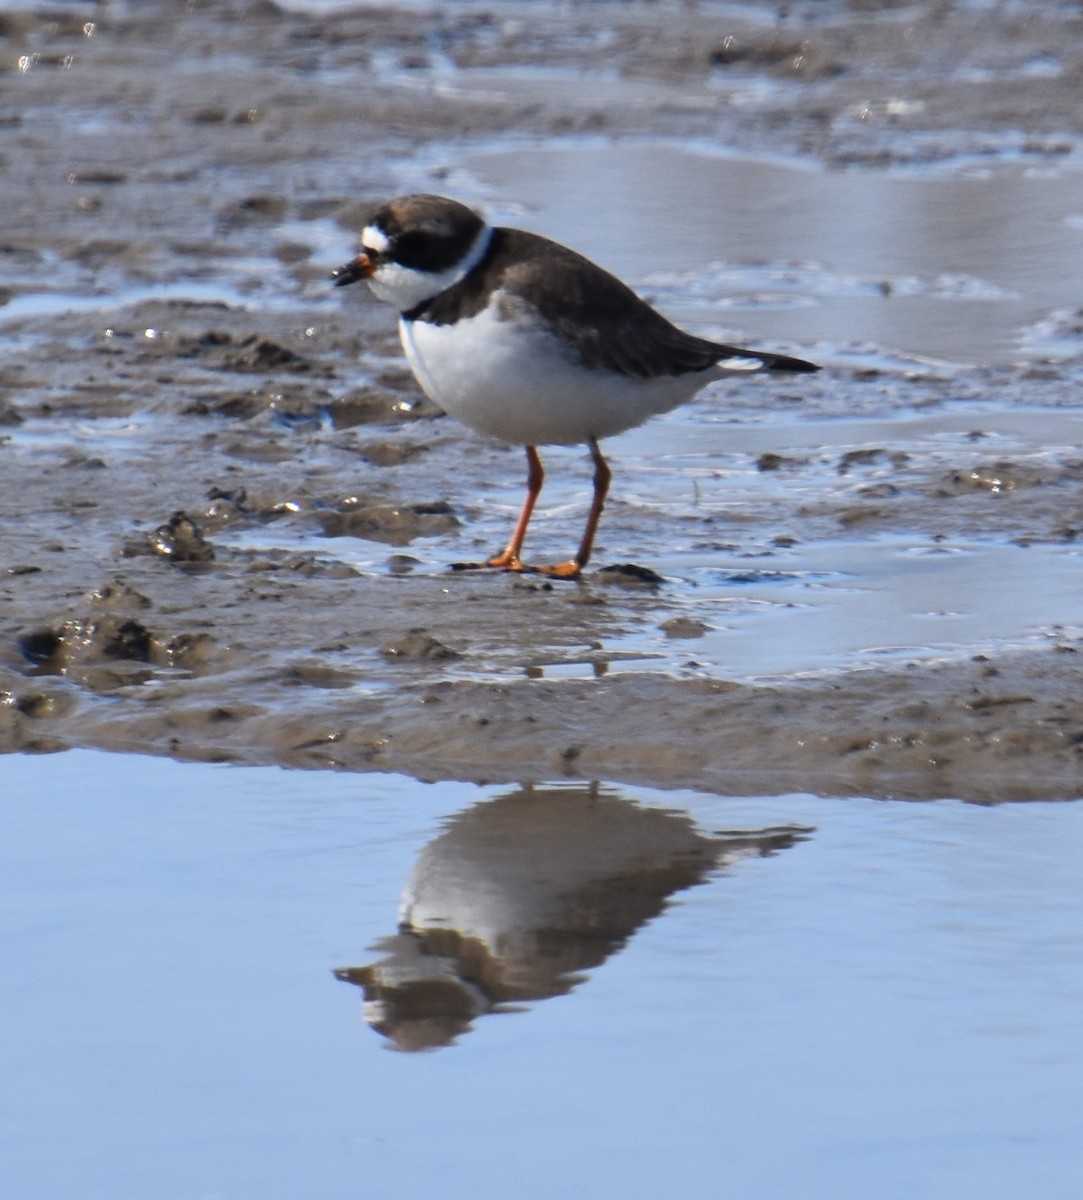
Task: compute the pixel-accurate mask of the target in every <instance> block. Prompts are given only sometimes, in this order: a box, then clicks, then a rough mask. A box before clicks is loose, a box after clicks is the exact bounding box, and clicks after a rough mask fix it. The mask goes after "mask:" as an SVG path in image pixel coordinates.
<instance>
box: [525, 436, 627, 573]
mask: <svg viewBox="0 0 1083 1200" xmlns="http://www.w3.org/2000/svg"><path fill="white" fill-rule="evenodd" d="M587 444H588V445H589V446H590V456H591V458H592V459H594V499H593V500H592V501H591V505H590V515H589V516H588V517H587V527H586V529H584V530H583V538H582V541H580V543H579V549H578V550H577V551H576V552H575V558H573V559H572V560H571V561H570V562H562V563H556V564H555V565H554V566H551V567H525V568H524V567H520V568H519V569H520V570H527V571H532V572H535V573H536V574H539V575H552V576H554V577H555V578H557V579H578V578H579V576H580V574H581V573H582V571H583V568H584V567H585V566H586V565H587V563H588V562H590V555H591V551H592V550H593V549H594V535H595V534H596V533H597V532H598V522H599V521H600V520H601V517H602V509H603V508H604V507H605V498H606V496H607V495H608V494H609V482H610V480H611V479H612V478H613V473H612V471H610V469H609V464H608V463H607V462H606V461H605V459H604V458H603V457H602V452H601V450H599V449H598V443H597V442H596V441H595V440H594V438H591V439H590V441H589V442H588V443H587Z"/></svg>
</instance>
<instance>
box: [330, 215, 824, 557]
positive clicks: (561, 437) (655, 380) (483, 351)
mask: <svg viewBox="0 0 1083 1200" xmlns="http://www.w3.org/2000/svg"><path fill="white" fill-rule="evenodd" d="M360 279H364V280H366V281H367V282H368V284H369V287H371V289H372V290H373V292H374V293H375V294H376V296H377V297H379V299H381V300H384V301H386V302H387V303H388V304H391V305H393V306H394V308H395V309H396V310H397V311H398V313H399V333H400V336H401V338H402V345H403V349H404V350H405V352H406V357H407V360H408V361H409V363H410V366H411V368H412V369H413V372H414V375H415V376H416V377H417V381H418V383H419V384H420V385H421V388H422V390H423V391H424V392H425V394H426V395H427V396H428V397H429V398H430V399H431V400H433V401H434V402H435V403H436V404H437V405H439V407H440V408H441V409H443V410H444V412H446V413H448V415H450V416H452V417H455V418H456V419H457V420H459V421H461V422H462V423H463V424H464V425H468V426H469V427H470V428H471V429H475V430H477V431H478V432H480V433H485V434H489V435H491V436H492V437H495V438H499V439H501V440H503V441H506V442H517V443H519V444H521V445H523V446H525V447H526V456H527V494H526V500H525V502H524V504H523V509H522V512H521V513H520V516H519V520H518V521H517V522H516V525H515V529H514V532H513V533H512V536H511V540H510V541H509V542H508V544H507V546H506V547H505V548H504V550H502V551H501V552H500V553H499V554H496V555H494V556H493V557H492V558H490V559H487V560H486V561H484V562H479V563H459V564H456V566H457V567H458V568H459V569H475V568H477V569H480V568H486V567H489V568H499V569H503V570H506V571H534V572H539V573H541V574H545V575H550V576H556V577H560V578H565V579H576V578H578V577H579V575H580V573H581V572H582V570H583V568H584V567H585V566H586V565H587V563H588V562H589V560H590V555H591V550H592V547H593V545H594V535H595V532H596V531H597V528H598V520H599V518H600V517H601V514H602V507H603V505H604V504H605V498H606V495H607V492H608V490H609V482H610V470H609V466H608V465H607V463H606V461H605V459H604V458H603V457H602V453H601V450H600V449H599V448H598V443H599V441H600V440H601V439H602V438H607V437H612V436H613V435H614V434H618V433H623V432H624V431H625V430H627V429H632V428H634V427H635V426H636V425H640V424H642V423H643V422H644V421H646V420H647V418H648V417H653V416H655V415H656V414H658V413H664V412H669V411H670V409H673V408H676V407H677V405H679V404H683V403H684V402H685V401H686V400H689V399H690V398H691V397H692V396H694V395H695V394H696V392H698V391H699V390H700V389H701V388H702V387H704V386H705V385H706V384H708V383H710V382H712V381H713V380H716V379H720V378H721V377H722V376H724V375H727V374H732V373H735V372H736V373H739V372H745V373H747V372H749V371H761V370H767V371H779V372H807V371H816V370H818V369H819V368H818V367H817V366H816V365H815V364H813V363H810V362H805V361H804V359H800V358H791V357H789V356H787V355H785V354H772V353H769V352H764V351H760V350H743V349H738V348H737V347H735V346H725V345H721V344H719V343H717V342H711V341H707V340H706V339H704V338H700V337H695V336H694V335H693V334H690V333H685V332H684V331H683V330H682V329H678V328H677V327H676V326H675V325H673V324H671V323H670V321H668V320H667V319H666V318H665V317H663V316H662V315H661V313H659V312H657V311H656V310H655V309H653V308H652V307H651V306H650V305H649V304H648V303H647V302H646V301H645V300H643V299H641V298H640V297H639V296H637V295H636V293H635V292H633V291H632V290H631V288H629V287H627V286H626V285H625V284H624V283H622V282H621V281H620V280H619V279H617V278H616V277H615V276H613V275H611V274H609V272H608V271H605V270H603V269H602V268H601V267H599V266H597V265H596V264H595V263H593V262H591V261H590V260H589V259H587V258H584V257H583V255H581V254H578V253H576V251H574V250H570V249H568V247H566V246H562V245H561V244H560V243H559V242H554V241H550V240H549V239H548V238H544V237H540V236H539V235H538V234H535V233H529V232H527V231H526V230H522V229H511V228H505V227H503V226H490V225H488V224H487V223H486V222H485V221H484V220H483V219H482V217H481V216H479V215H478V214H477V213H476V212H474V210H473V209H471V208H468V207H467V206H466V205H465V204H460V203H459V202H458V201H456V200H451V199H448V198H446V197H444V196H432V195H424V194H419V195H411V196H402V197H399V198H398V199H396V200H392V201H390V202H389V203H388V204H386V205H384V207H383V208H381V209H380V210H379V211H378V212H377V213H376V214H375V215H374V216H373V217H372V218H371V219H370V220H369V221H368V223H367V224H366V225H365V227H364V229H363V230H362V233H361V250H360V253H359V254H358V255H357V256H356V257H355V258H353V259H351V260H350V262H348V263H347V264H346V265H345V266H343V267H340V268H339V269H338V270H337V271H335V273H334V280H335V283H336V285H338V286H342V285H343V284H349V283H354V282H356V281H357V280H360ZM581 444H585V445H586V446H588V447H589V449H590V454H591V458H592V459H593V460H594V499H593V502H592V504H591V507H590V514H589V516H588V518H587V524H586V529H585V530H584V533H583V537H582V540H581V542H580V544H579V549H578V550H577V551H576V554H575V557H574V558H571V559H569V560H568V561H566V562H561V563H557V564H555V565H552V566H527V565H524V563H523V561H522V559H521V558H520V553H521V551H522V546H523V538H524V537H525V535H526V529H527V525H528V523H529V521H530V517H531V514H532V512H533V511H534V504H535V502H536V501H537V498H538V493H539V492H540V491H541V488H542V483H543V481H544V478H545V475H544V472H543V470H542V464H541V459H540V457H539V456H538V449H537V448H538V447H539V446H547V445H558V446H575V445H581Z"/></svg>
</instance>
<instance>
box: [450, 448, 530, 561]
mask: <svg viewBox="0 0 1083 1200" xmlns="http://www.w3.org/2000/svg"><path fill="white" fill-rule="evenodd" d="M526 462H527V474H526V499H525V500H524V501H523V510H522V512H521V513H520V514H519V520H518V521H516V523H515V532H514V533H513V534H512V535H511V541H510V542H508V544H507V545H506V546H505V547H504V549H503V550H502V551H501V552H500V553H499V554H494V555H493V557H492V558H488V559H486V560H485V562H480V563H455V564H454V565H453V567H452V569H453V570H455V571H478V570H482V569H484V568H485V567H497V568H501V569H503V570H505V571H521V570H522V569H523V564H522V563H521V562H520V561H519V553H520V551H521V550H522V548H523V538H525V537H526V527H527V526H528V525H529V524H530V518H531V516H532V515H533V512H534V505H535V504H536V503H537V500H538V495H539V493H540V492H541V490H542V484H543V483H544V482H545V472H544V471H543V470H542V464H541V459H540V458H539V457H538V452H537V450H535V448H534V447H533V446H527V448H526Z"/></svg>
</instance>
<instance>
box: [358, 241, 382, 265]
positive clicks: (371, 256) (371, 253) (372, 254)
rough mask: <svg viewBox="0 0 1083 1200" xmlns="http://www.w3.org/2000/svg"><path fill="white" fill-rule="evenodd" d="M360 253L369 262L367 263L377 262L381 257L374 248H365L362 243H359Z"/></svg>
mask: <svg viewBox="0 0 1083 1200" xmlns="http://www.w3.org/2000/svg"><path fill="white" fill-rule="evenodd" d="M361 252H362V253H363V254H364V256H365V257H366V258H367V259H368V260H369V262H374V263H376V262H379V261H380V259H381V258H382V257H383V255H382V254H381V252H380V251H379V250H377V249H376V247H375V246H366V245H365V244H364V242H362V243H361Z"/></svg>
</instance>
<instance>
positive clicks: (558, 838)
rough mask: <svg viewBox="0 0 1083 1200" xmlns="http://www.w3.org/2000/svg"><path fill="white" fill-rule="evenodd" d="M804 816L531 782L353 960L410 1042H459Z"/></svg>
mask: <svg viewBox="0 0 1083 1200" xmlns="http://www.w3.org/2000/svg"><path fill="white" fill-rule="evenodd" d="M810 832H811V830H809V829H807V828H802V827H797V826H783V827H774V828H770V829H760V830H754V831H750V832H741V833H716V834H706V833H703V832H700V831H699V830H697V828H696V827H695V825H694V823H693V821H692V819H691V818H690V817H689V816H688V815H687V814H686V813H683V812H676V811H672V810H668V809H659V808H646V807H643V806H642V805H639V804H636V803H634V802H632V801H631V800H627V799H625V798H623V797H621V796H619V795H616V794H613V793H612V792H600V791H599V790H598V789H597V788H595V787H589V788H588V787H571V786H568V787H557V788H532V787H526V788H522V789H520V790H517V791H514V792H510V793H508V794H507V795H503V796H497V797H496V798H495V799H492V800H487V801H484V802H482V803H480V804H475V805H473V806H472V807H470V808H468V809H466V810H465V811H464V812H461V813H459V814H457V815H456V816H455V817H453V818H452V819H451V820H450V821H449V822H448V824H447V828H446V830H445V832H443V833H442V834H441V835H440V836H439V837H437V838H436V839H435V840H434V841H432V842H430V843H429V844H428V845H427V846H426V847H425V848H424V850H422V852H421V854H420V856H419V858H418V861H417V865H416V866H415V867H414V870H413V872H412V874H411V876H410V879H409V881H408V882H407V885H406V888H405V891H404V893H403V897H402V904H401V907H400V910H399V931H398V933H396V934H394V935H393V936H391V937H388V938H385V939H383V940H381V941H380V942H379V943H377V945H376V946H374V947H373V948H374V949H376V950H379V951H380V952H382V954H383V957H382V958H380V959H379V960H378V961H376V962H373V963H370V964H368V965H367V966H363V967H344V968H340V969H339V970H337V971H336V972H335V974H336V976H337V977H338V978H339V979H342V980H344V981H346V982H347V983H352V984H355V985H357V986H358V987H360V988H362V989H363V991H364V995H365V1001H364V1015H365V1019H366V1020H367V1021H368V1023H369V1024H370V1025H371V1026H372V1027H373V1028H374V1029H375V1030H377V1032H379V1033H381V1034H383V1035H385V1036H386V1037H387V1038H389V1039H390V1041H391V1043H392V1045H393V1046H394V1047H395V1048H397V1049H401V1050H423V1049H430V1048H433V1047H437V1046H445V1045H449V1044H450V1043H452V1042H453V1041H454V1040H455V1039H456V1038H457V1037H458V1036H459V1035H460V1034H462V1033H464V1032H465V1031H466V1030H467V1029H468V1028H469V1027H470V1025H471V1024H472V1022H473V1021H474V1020H475V1019H476V1018H477V1017H479V1016H481V1015H482V1014H483V1013H487V1012H492V1011H494V1010H496V1011H505V1012H506V1011H508V1010H509V1008H510V1007H513V1006H515V1005H516V1004H521V1003H523V1002H525V1001H530V1000H542V999H545V998H547V997H550V996H559V995H563V994H564V993H566V992H569V991H571V989H572V988H574V987H575V986H576V985H577V984H578V983H580V982H581V981H582V979H583V975H582V972H583V971H586V970H588V969H589V968H592V967H597V966H599V965H600V964H601V963H603V962H605V960H606V959H607V958H608V957H609V956H610V955H611V954H613V953H614V952H616V951H617V950H619V949H620V948H621V947H622V946H623V945H624V943H625V942H626V941H627V940H628V939H629V938H630V937H631V936H632V935H633V934H634V933H635V932H636V930H637V929H639V927H640V926H641V925H644V924H645V923H646V922H647V921H649V920H651V919H652V918H653V917H656V916H657V915H658V914H659V913H660V912H662V910H663V909H664V908H665V907H666V905H667V903H668V901H669V897H670V896H672V895H674V894H675V893H677V892H680V891H683V890H684V889H685V888H689V887H692V886H693V885H694V884H697V883H702V882H703V881H704V880H705V879H706V878H707V876H708V875H709V874H710V873H711V872H712V871H714V870H716V869H718V868H722V867H727V866H730V865H732V864H733V863H735V862H737V861H739V860H740V859H742V858H749V857H764V856H766V855H770V854H774V853H776V852H777V851H779V850H784V849H786V848H787V847H789V846H792V845H793V844H794V843H795V842H798V841H801V840H803V839H804V838H805V837H807V836H808V834H809V833H810Z"/></svg>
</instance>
